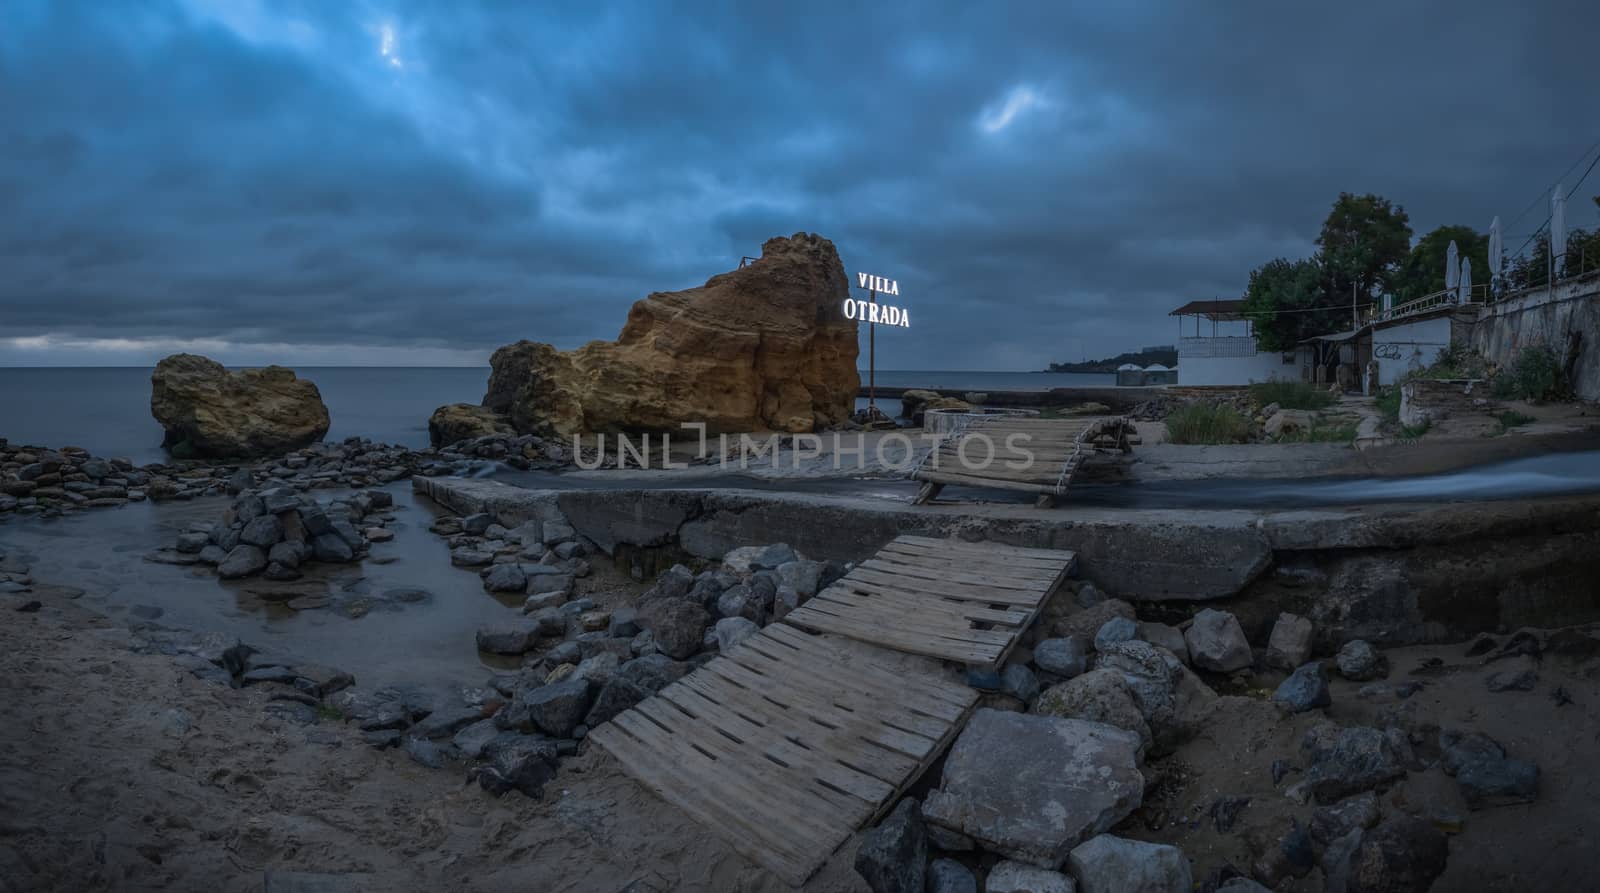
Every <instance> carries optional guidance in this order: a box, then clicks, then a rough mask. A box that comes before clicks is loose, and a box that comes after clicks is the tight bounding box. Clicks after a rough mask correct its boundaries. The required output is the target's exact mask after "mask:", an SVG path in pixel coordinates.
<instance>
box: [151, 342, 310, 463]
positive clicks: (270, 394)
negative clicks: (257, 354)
mask: <svg viewBox="0 0 1600 893" xmlns="http://www.w3.org/2000/svg"><path fill="white" fill-rule="evenodd" d="M150 413H151V414H152V415H154V416H155V419H156V421H157V422H160V423H161V427H162V429H163V430H164V431H165V432H166V435H165V437H164V438H163V440H162V442H161V445H162V446H164V447H166V448H167V449H168V450H169V451H171V452H173V453H174V455H178V456H180V457H183V456H185V455H193V456H256V455H264V454H272V453H282V452H287V451H289V450H296V449H299V448H301V447H303V446H306V445H307V444H310V443H314V442H316V441H318V440H321V439H322V436H323V435H324V434H326V433H328V423H329V419H328V408H327V407H326V406H324V405H323V403H322V395H321V393H319V392H318V391H317V386H316V385H315V384H312V383H311V382H309V381H307V380H305V379H302V378H296V377H295V374H294V372H293V371H292V370H289V369H285V368H283V367H282V366H267V367H266V368H263V369H243V370H240V371H238V372H230V371H228V370H227V369H226V368H224V367H223V366H222V364H221V363H218V362H215V361H214V360H209V359H206V358H205V357H201V356H195V355H193V354H174V355H172V356H170V357H167V358H166V359H164V360H162V361H161V362H160V363H157V364H156V369H155V372H154V374H152V375H151V376H150Z"/></svg>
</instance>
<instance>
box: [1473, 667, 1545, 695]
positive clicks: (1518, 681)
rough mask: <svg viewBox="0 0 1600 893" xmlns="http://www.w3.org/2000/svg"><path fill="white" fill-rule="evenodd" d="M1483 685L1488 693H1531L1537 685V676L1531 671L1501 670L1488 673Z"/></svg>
mask: <svg viewBox="0 0 1600 893" xmlns="http://www.w3.org/2000/svg"><path fill="white" fill-rule="evenodd" d="M1484 684H1485V685H1486V686H1488V688H1489V690H1490V691H1533V690H1534V688H1536V687H1537V686H1538V685H1539V674H1538V673H1537V672H1535V671H1533V670H1501V671H1500V672H1498V673H1490V674H1489V678H1487V679H1485V680H1484Z"/></svg>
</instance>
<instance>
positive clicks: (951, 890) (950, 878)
mask: <svg viewBox="0 0 1600 893" xmlns="http://www.w3.org/2000/svg"><path fill="white" fill-rule="evenodd" d="M1041 870H1042V869H1041ZM989 889H991V890H993V889H994V887H992V886H991V887H990V888H989ZM927 893H978V879H977V878H975V877H973V876H972V872H971V871H969V870H968V869H967V866H965V865H962V864H961V863H960V862H957V861H956V860H954V859H935V860H933V863H932V864H931V865H929V866H928V886H927ZM1067 893H1071V891H1070V890H1069V891H1067Z"/></svg>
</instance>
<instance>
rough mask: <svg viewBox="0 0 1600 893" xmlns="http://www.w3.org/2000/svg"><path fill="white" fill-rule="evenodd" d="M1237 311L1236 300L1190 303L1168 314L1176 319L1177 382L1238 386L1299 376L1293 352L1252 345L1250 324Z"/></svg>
mask: <svg viewBox="0 0 1600 893" xmlns="http://www.w3.org/2000/svg"><path fill="white" fill-rule="evenodd" d="M1243 311H1244V301H1242V300H1232V301H1190V302H1189V303H1187V304H1185V305H1183V306H1182V307H1179V308H1178V309H1176V310H1174V311H1172V312H1171V313H1170V314H1168V315H1169V316H1176V317H1178V384H1180V385H1243V384H1250V383H1251V382H1257V381H1268V380H1271V379H1293V378H1299V377H1300V369H1299V366H1298V364H1297V362H1296V359H1295V354H1294V352H1293V351H1290V352H1288V353H1283V352H1280V351H1275V350H1272V351H1263V350H1259V349H1257V347H1256V337H1255V330H1254V327H1253V326H1252V325H1251V323H1250V320H1248V319H1246V318H1245V316H1244V313H1243ZM1191 319H1192V320H1193V326H1192V328H1191V326H1190V323H1189V320H1191ZM1207 323H1209V325H1207Z"/></svg>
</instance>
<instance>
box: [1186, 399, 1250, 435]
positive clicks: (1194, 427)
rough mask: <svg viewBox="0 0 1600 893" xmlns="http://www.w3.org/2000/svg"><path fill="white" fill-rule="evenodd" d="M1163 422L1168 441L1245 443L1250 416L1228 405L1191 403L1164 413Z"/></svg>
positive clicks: (1248, 433) (1248, 430)
mask: <svg viewBox="0 0 1600 893" xmlns="http://www.w3.org/2000/svg"><path fill="white" fill-rule="evenodd" d="M1166 423H1167V442H1168V443H1189V444H1214V443H1246V442H1248V441H1249V440H1250V420H1249V419H1247V418H1245V417H1244V416H1243V415H1241V414H1240V413H1239V411H1238V410H1236V409H1234V408H1233V407H1231V406H1223V405H1216V406H1206V405H1204V404H1200V403H1191V404H1189V405H1188V406H1184V407H1182V408H1180V409H1178V410H1176V411H1174V412H1173V413H1172V414H1171V415H1169V416H1167V418H1166Z"/></svg>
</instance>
